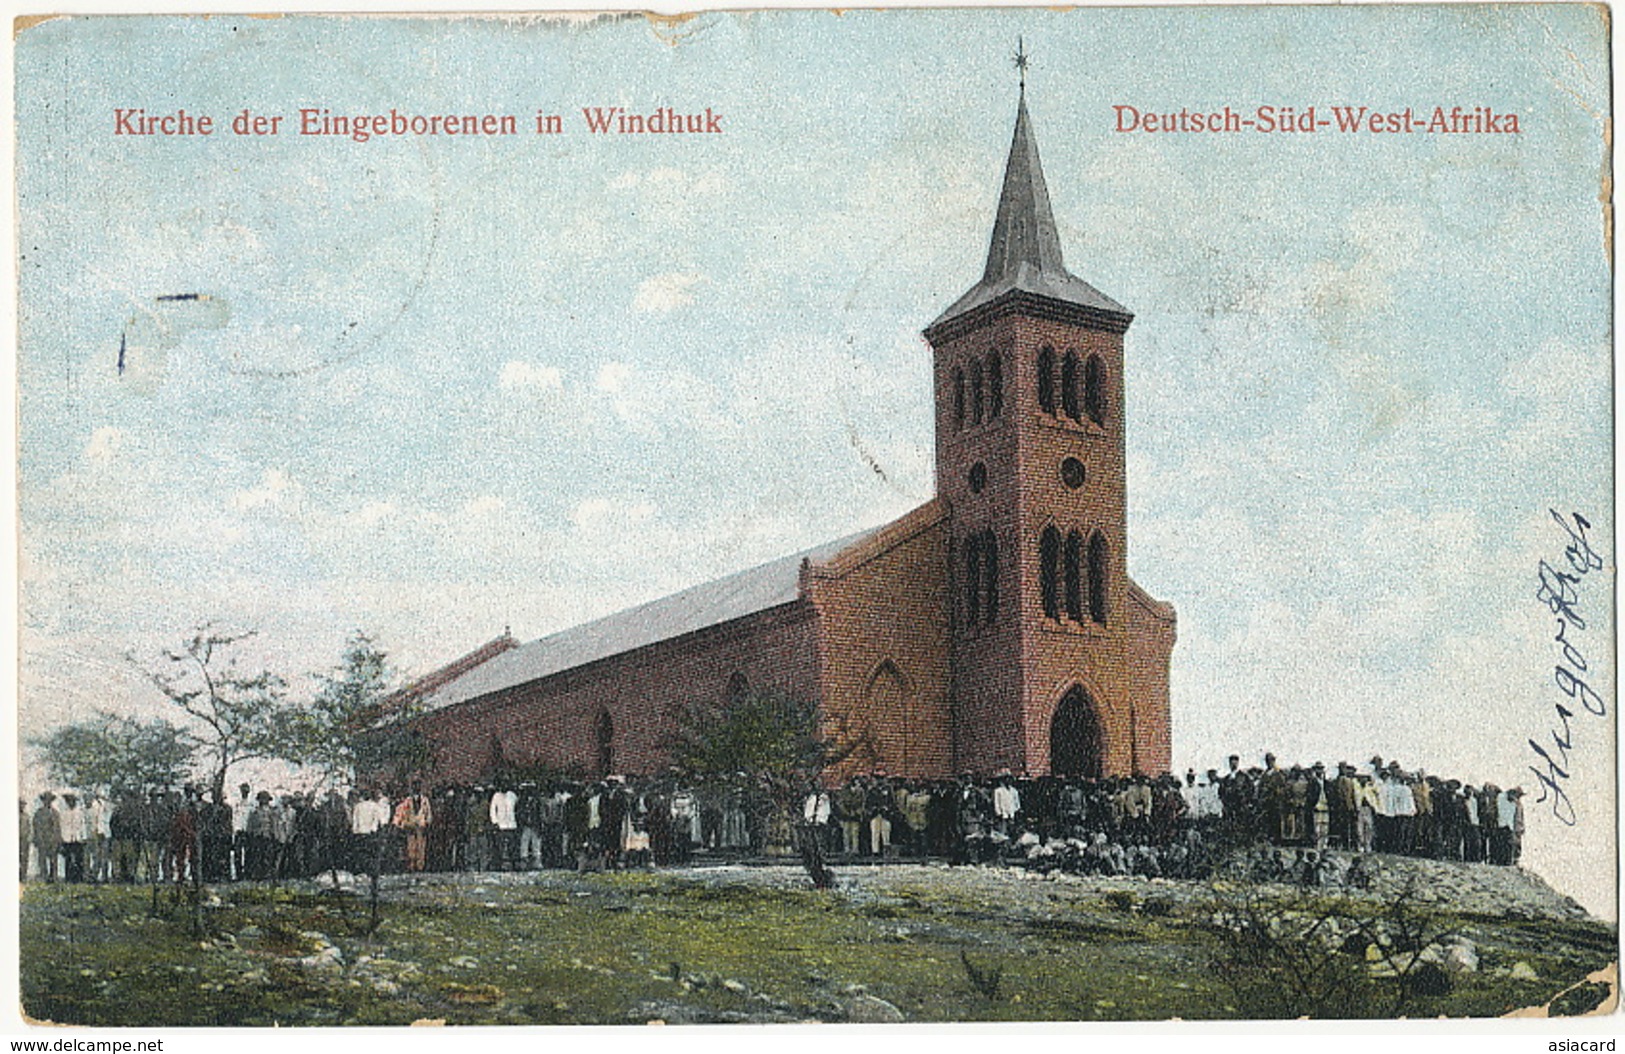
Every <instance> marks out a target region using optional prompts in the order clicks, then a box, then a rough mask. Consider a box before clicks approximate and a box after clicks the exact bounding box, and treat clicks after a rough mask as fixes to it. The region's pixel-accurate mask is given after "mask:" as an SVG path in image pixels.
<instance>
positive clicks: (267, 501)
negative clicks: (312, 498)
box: [231, 468, 295, 511]
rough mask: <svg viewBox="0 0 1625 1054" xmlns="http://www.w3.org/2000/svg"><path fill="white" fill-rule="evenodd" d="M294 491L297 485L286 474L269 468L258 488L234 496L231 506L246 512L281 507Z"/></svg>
mask: <svg viewBox="0 0 1625 1054" xmlns="http://www.w3.org/2000/svg"><path fill="white" fill-rule="evenodd" d="M294 489H295V484H294V482H293V480H292V479H291V478H289V476H288V474H287V473H286V472H284V471H282V470H281V469H279V468H268V469H266V470H265V475H263V476H261V477H260V482H259V485H258V486H256V487H250V488H249V489H247V490H240V491H238V492H237V493H236V494H233V495H232V497H231V504H232V507H233V508H236V509H239V510H244V511H246V510H248V509H258V508H261V507H263V506H266V505H280V504H282V501H283V499H284V498H286V497H287V496H288V495H289V494H290V493H291V492H292V491H293V490H294Z"/></svg>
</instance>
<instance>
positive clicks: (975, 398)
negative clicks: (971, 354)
mask: <svg viewBox="0 0 1625 1054" xmlns="http://www.w3.org/2000/svg"><path fill="white" fill-rule="evenodd" d="M970 419H971V424H977V425H979V424H981V423H982V363H981V360H979V359H978V360H976V361H974V362H972V363H971V364H970Z"/></svg>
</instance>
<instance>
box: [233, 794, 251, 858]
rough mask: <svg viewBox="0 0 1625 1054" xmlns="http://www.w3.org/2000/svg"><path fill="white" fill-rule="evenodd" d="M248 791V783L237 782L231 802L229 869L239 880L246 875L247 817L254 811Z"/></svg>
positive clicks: (247, 852) (247, 853)
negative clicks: (235, 797) (235, 791)
mask: <svg viewBox="0 0 1625 1054" xmlns="http://www.w3.org/2000/svg"><path fill="white" fill-rule="evenodd" d="M248 791H249V786H248V784H246V783H243V784H239V785H238V787H237V800H236V801H234V802H232V803H231V870H232V876H233V877H234V878H236V879H237V881H239V882H241V881H242V880H243V879H245V878H247V877H248V857H249V851H248V843H249V838H248V817H249V814H250V813H252V812H253V811H254V803H253V802H252V801H250V800H249V797H248Z"/></svg>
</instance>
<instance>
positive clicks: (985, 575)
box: [982, 530, 999, 622]
mask: <svg viewBox="0 0 1625 1054" xmlns="http://www.w3.org/2000/svg"><path fill="white" fill-rule="evenodd" d="M982 588H983V596H982V608H983V610H985V611H986V612H987V620H988V621H989V622H993V621H995V620H996V619H997V618H998V615H999V540H998V539H997V538H996V537H994V534H993V532H992V531H991V530H987V531H984V532H982Z"/></svg>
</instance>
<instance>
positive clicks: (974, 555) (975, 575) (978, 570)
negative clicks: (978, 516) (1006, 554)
mask: <svg viewBox="0 0 1625 1054" xmlns="http://www.w3.org/2000/svg"><path fill="white" fill-rule="evenodd" d="M980 621H982V539H981V536H980V535H975V534H973V535H971V536H970V537H969V538H966V539H965V624H966V625H967V626H974V625H976V624H977V623H978V622H980Z"/></svg>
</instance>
